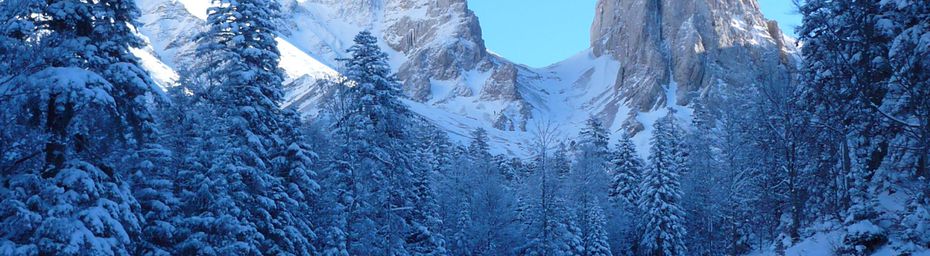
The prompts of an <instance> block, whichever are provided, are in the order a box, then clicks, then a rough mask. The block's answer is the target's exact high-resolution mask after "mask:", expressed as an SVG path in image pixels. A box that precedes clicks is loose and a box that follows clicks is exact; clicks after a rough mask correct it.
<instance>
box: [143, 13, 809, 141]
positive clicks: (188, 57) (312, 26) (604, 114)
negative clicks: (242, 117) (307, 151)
mask: <svg viewBox="0 0 930 256" xmlns="http://www.w3.org/2000/svg"><path fill="white" fill-rule="evenodd" d="M137 2H138V3H139V5H140V7H141V9H142V10H143V18H142V22H143V23H144V24H145V25H144V26H143V27H142V28H141V31H142V33H143V34H144V35H145V36H147V37H148V38H149V41H150V46H151V47H152V49H150V50H149V52H150V53H152V55H154V56H158V59H160V60H161V62H162V63H163V65H164V66H165V67H170V68H172V69H173V71H175V72H177V73H183V68H184V67H185V66H189V65H190V64H191V63H192V62H193V61H195V60H196V56H195V54H194V53H193V49H194V48H195V45H194V44H195V43H194V41H193V40H192V37H193V35H194V34H195V33H196V32H197V31H199V30H200V29H201V28H202V26H203V22H202V20H203V18H204V17H205V15H206V8H207V6H208V4H205V3H204V2H206V1H193V0H137ZM660 2H662V4H664V6H665V8H666V10H667V9H684V10H687V9H688V8H679V7H676V6H670V5H675V4H682V5H686V6H697V7H689V8H690V9H694V8H708V10H709V9H710V7H711V6H716V7H721V8H733V9H735V10H737V11H732V10H730V9H725V10H724V11H715V12H711V11H707V12H706V13H707V14H709V15H710V16H711V18H708V17H704V16H700V17H699V16H693V15H692V17H690V18H688V19H684V20H682V21H680V22H679V21H675V19H671V18H664V17H665V16H668V15H677V13H670V12H667V13H663V12H658V11H657V12H654V13H655V14H656V15H655V16H649V15H648V14H649V13H647V10H648V9H649V8H650V7H648V6H646V4H645V3H646V2H644V1H619V2H616V4H619V5H614V4H611V3H614V1H604V0H601V1H599V2H598V4H597V10H596V11H597V15H596V18H595V21H594V22H593V24H592V47H591V48H589V49H588V50H584V51H582V52H580V53H579V54H577V55H576V56H573V57H571V58H568V59H566V60H563V61H561V62H558V63H555V64H552V65H550V66H548V67H544V68H531V67H527V66H525V65H521V64H517V63H514V62H511V61H509V60H507V59H506V58H504V57H501V56H498V55H496V54H493V53H491V52H489V51H488V50H487V47H486V46H485V45H484V41H483V38H482V35H481V27H480V22H479V20H478V17H477V16H476V15H475V14H474V13H473V12H472V11H471V10H470V9H468V5H467V2H466V1H465V0H353V1H334V0H301V1H295V0H282V1H281V3H282V7H283V8H282V10H283V11H282V14H283V15H282V19H281V22H280V23H281V26H282V28H283V29H282V34H281V37H280V38H279V40H278V42H279V50H281V55H282V62H281V67H282V68H283V69H284V70H285V71H286V73H287V75H288V81H287V82H286V88H287V90H288V92H287V96H286V101H285V102H284V103H285V105H287V106H294V107H297V108H298V109H299V110H300V111H301V112H303V113H304V114H305V115H308V116H313V115H315V114H316V113H318V110H319V109H318V108H319V106H320V104H321V101H324V100H325V96H326V95H327V91H326V90H325V88H320V87H318V86H317V84H316V83H315V81H316V80H317V79H321V78H326V77H332V76H337V75H338V72H337V71H336V70H337V69H338V68H337V67H338V65H339V64H338V63H337V62H336V61H335V60H336V59H337V58H339V57H342V56H343V54H344V51H345V49H346V48H347V47H348V46H349V45H351V38H352V36H353V35H354V34H355V33H356V32H358V31H361V30H370V31H372V32H373V33H374V34H376V35H378V37H379V38H381V40H380V42H379V43H380V44H381V45H382V48H384V49H385V51H386V52H387V53H388V54H389V56H390V59H391V65H392V68H393V69H394V70H395V71H396V72H397V73H398V77H399V78H400V79H401V80H402V81H403V85H404V88H403V90H404V93H405V94H406V95H407V96H408V97H409V100H407V101H406V102H407V103H408V105H409V106H410V107H411V108H412V109H413V110H414V111H416V112H417V113H419V114H421V115H423V116H425V117H427V118H428V119H430V120H431V121H433V122H434V123H436V125H437V126H439V127H442V128H443V129H444V130H446V131H448V132H449V133H450V135H452V137H453V139H455V140H457V141H464V140H465V139H466V137H467V134H468V131H469V130H471V129H474V128H478V127H483V128H486V129H488V130H490V131H491V133H490V137H491V139H492V144H494V145H495V148H494V149H495V151H496V152H498V153H509V154H513V155H524V156H525V155H527V152H528V150H527V148H528V145H529V142H530V141H531V137H532V130H533V129H534V127H535V126H536V125H537V124H539V123H545V122H553V123H556V124H558V125H559V126H560V128H561V129H560V130H562V133H563V134H562V135H563V136H570V135H574V133H576V132H577V130H578V128H579V127H580V126H581V124H582V123H583V121H584V120H585V119H587V118H588V117H589V116H595V117H598V118H601V119H603V120H604V121H605V124H608V127H609V128H610V130H611V131H612V132H613V133H618V131H621V130H626V131H629V132H633V133H637V136H636V137H634V138H635V141H636V144H637V146H638V147H639V148H645V146H646V144H647V140H646V135H647V134H648V131H649V130H650V127H651V123H652V122H654V120H655V119H656V118H658V117H659V116H661V115H663V114H664V111H665V110H664V109H665V107H674V108H676V109H678V110H679V111H678V113H679V115H680V117H681V118H682V119H683V120H685V121H687V120H688V119H689V116H690V109H689V108H688V107H687V104H688V99H690V98H691V97H692V95H693V94H695V93H697V94H700V93H705V92H701V90H704V89H706V88H708V87H709V86H712V84H714V83H710V82H705V81H703V79H720V80H721V81H730V82H731V83H733V82H734V81H735V82H745V81H754V79H753V78H750V79H730V77H731V76H730V75H729V74H728V72H729V73H732V72H731V71H732V69H731V68H729V67H734V66H741V65H742V66H744V68H745V66H746V65H745V64H746V62H749V63H750V64H753V65H748V66H749V67H753V68H756V67H763V68H765V69H764V70H765V73H772V74H775V75H778V76H781V77H789V78H788V79H782V80H779V81H787V82H792V79H790V76H791V74H790V71H789V69H790V66H791V65H792V63H793V62H791V61H793V60H794V59H796V49H794V48H793V45H792V44H790V43H787V42H789V41H790V39H787V40H786V39H785V36H784V35H781V34H780V30H777V27H775V30H774V32H773V31H772V30H771V28H772V27H771V24H770V23H766V22H767V20H765V19H764V17H762V16H761V15H762V14H761V12H759V10H758V6H757V5H756V4H755V2H754V1H749V3H748V4H742V3H743V1H735V2H734V1H729V0H698V1H689V2H685V1H660ZM650 3H652V2H650ZM724 4H730V5H724ZM628 7H636V8H639V10H642V11H643V12H642V13H641V14H643V15H642V16H637V15H620V16H622V17H630V18H629V19H643V20H654V19H658V20H662V21H661V22H657V23H654V24H652V26H653V27H652V28H647V27H643V28H640V27H636V26H632V28H633V29H630V27H631V25H629V24H635V22H630V20H629V19H626V20H624V19H620V18H618V17H619V16H618V15H617V14H620V13H621V11H622V9H624V8H628ZM632 10H634V12H635V10H637V9H632ZM746 10H749V11H746ZM739 11H743V12H745V13H739ZM199 12H203V14H200V15H198V14H196V13H199ZM733 12H736V13H737V14H739V15H742V16H741V17H742V18H744V19H745V20H749V21H751V22H749V23H748V24H752V26H750V28H751V29H749V30H745V29H744V30H743V31H738V30H735V29H733V28H734V27H735V26H737V25H740V24H739V23H731V24H717V23H713V22H712V24H711V26H709V27H708V26H707V24H706V22H703V23H702V22H694V21H695V20H703V21H707V20H713V21H717V20H726V19H727V18H728V17H730V16H728V15H732V14H733ZM660 14H661V15H660ZM744 14H745V15H744ZM746 16H749V17H748V18H747V17H746ZM686 21H688V22H686ZM689 23H690V24H692V25H691V28H689V27H687V25H688V24H689ZM695 23H700V24H704V25H699V26H696V25H693V24H695ZM760 23H766V25H768V26H766V27H764V28H765V29H759V28H761V25H759V24H760ZM646 24H647V25H648V23H646ZM673 26H674V27H679V28H682V27H683V28H684V29H679V31H683V32H677V33H675V36H670V35H671V34H669V33H660V34H658V35H657V34H649V33H645V34H643V33H629V32H627V31H631V30H640V31H643V32H648V31H651V30H650V29H652V30H659V31H668V30H664V28H666V27H673ZM656 27H657V28H656ZM698 27H700V29H698ZM718 27H719V28H718ZM692 28H693V29H692ZM594 31H602V32H598V36H597V37H595V33H594ZM618 31H619V32H618ZM666 34H668V35H666ZM630 35H633V36H630ZM679 35H681V36H679ZM720 35H725V36H720ZM734 35H735V36H734ZM779 36H780V37H781V38H778V37H779ZM615 37H620V39H616V40H615V39H613V38H615ZM651 37H661V38H666V40H668V41H672V42H691V43H693V42H695V41H694V40H695V39H696V38H700V40H698V41H699V42H700V46H701V47H705V46H706V47H707V48H708V49H704V52H703V53H704V55H700V54H699V53H695V52H694V51H685V50H682V51H671V50H670V51H667V52H662V51H660V50H657V49H658V48H660V46H662V45H661V44H653V43H649V42H652V41H649V40H647V39H648V38H651ZM630 38H632V39H630ZM721 38H722V39H721ZM734 38H735V39H734ZM715 39H720V40H716V41H715ZM731 39H732V40H731ZM747 39H748V40H756V41H758V42H761V43H760V44H759V46H752V45H750V46H746V47H745V48H740V47H735V48H733V49H736V51H737V53H724V54H722V53H720V52H717V49H716V48H712V46H714V45H715V43H718V44H719V43H720V42H721V41H723V42H724V43H734V45H739V44H738V43H744V42H746V40H747ZM689 40H690V41H689ZM676 44H679V45H676V46H681V47H678V48H676V49H679V48H690V46H687V47H685V46H683V45H687V43H676ZM634 48H635V49H645V50H636V51H626V50H635V49H634ZM698 48H699V47H696V46H695V47H694V48H693V49H698ZM668 49H672V48H668ZM741 49H744V50H741ZM772 53H783V55H781V56H789V57H782V58H780V59H778V61H776V62H772V61H771V59H770V58H772V57H771V55H772ZM657 55H658V56H660V57H662V58H661V59H664V60H661V61H659V60H656V58H657ZM708 56H709V57H708ZM734 56H735V57H738V58H737V60H736V61H733V62H732V63H723V64H720V63H717V62H713V61H718V60H719V59H723V58H733V57H734ZM746 56H749V57H746ZM669 60H672V61H669ZM755 62H763V64H760V65H755V64H754V63H755ZM153 65H154V66H156V67H157V66H159V65H158V64H157V63H156V64H153ZM153 65H147V66H153ZM665 67H668V69H667V70H665V71H662V72H655V71H656V70H662V68H665ZM720 67H724V68H720ZM149 69H150V71H151V70H155V69H156V68H151V67H149ZM161 69H162V71H160V72H153V73H156V74H157V75H156V76H158V77H176V75H175V76H172V75H158V74H160V73H164V70H163V69H164V68H161ZM749 71H752V70H744V72H737V73H738V74H742V75H745V76H747V77H751V76H756V75H758V74H756V73H754V71H753V72H749ZM650 72H655V75H653V74H652V73H650ZM689 72H690V73H698V74H699V75H695V74H688V75H680V74H682V73H689ZM629 73H633V74H634V75H629ZM694 77H699V79H701V81H702V82H700V83H695V82H693V80H695V78H694ZM672 78H674V79H672ZM161 80H166V79H161ZM168 80H170V79H168ZM762 80H765V79H762ZM767 81H774V79H768V80H767ZM165 83H171V82H170V81H168V82H165ZM680 88H681V89H680ZM672 97H674V98H676V99H677V100H676V102H673V104H668V102H666V100H665V99H667V98H672ZM642 131H646V132H642Z"/></svg>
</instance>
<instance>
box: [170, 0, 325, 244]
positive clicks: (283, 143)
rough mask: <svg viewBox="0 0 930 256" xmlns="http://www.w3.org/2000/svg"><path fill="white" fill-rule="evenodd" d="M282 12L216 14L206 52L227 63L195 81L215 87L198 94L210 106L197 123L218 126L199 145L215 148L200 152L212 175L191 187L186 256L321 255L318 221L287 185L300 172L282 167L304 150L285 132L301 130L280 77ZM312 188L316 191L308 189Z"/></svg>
mask: <svg viewBox="0 0 930 256" xmlns="http://www.w3.org/2000/svg"><path fill="white" fill-rule="evenodd" d="M278 8H279V6H278V3H277V2H275V1H250V0H244V1H227V0H222V1H217V2H216V5H215V6H214V7H211V8H210V9H209V10H208V17H207V24H208V30H207V31H205V32H204V33H202V34H201V35H200V36H199V41H200V43H201V46H200V48H198V51H199V53H200V54H201V55H203V56H205V57H206V58H205V59H206V61H208V62H209V61H211V60H217V59H221V60H222V61H221V62H216V63H209V65H203V68H202V69H199V70H195V71H194V72H192V73H191V74H190V76H191V77H208V78H210V79H207V81H214V82H211V83H207V84H205V85H203V87H204V90H197V91H195V92H197V93H198V95H195V96H194V97H195V98H202V99H204V102H203V104H199V105H197V106H198V108H197V109H194V111H196V112H197V113H198V115H199V116H197V119H198V120H196V121H194V122H205V123H207V124H209V125H205V127H204V128H206V130H205V131H202V133H203V134H202V135H199V136H198V137H201V138H204V140H205V141H204V142H205V143H204V144H201V145H191V146H193V147H201V149H202V150H201V151H199V152H196V154H199V155H200V156H199V157H197V158H199V160H198V161H199V162H200V163H201V164H202V165H203V167H202V168H204V169H205V171H203V170H202V173H200V174H196V175H194V177H193V178H192V179H191V180H192V181H193V182H188V186H186V187H185V190H187V191H189V193H190V195H189V196H185V199H186V200H185V202H184V208H185V209H184V212H185V218H184V219H183V221H182V222H183V226H184V229H185V230H186V231H185V232H186V233H187V235H185V237H186V240H185V241H183V242H181V243H179V245H178V252H179V253H185V254H194V253H200V254H209V253H219V254H239V255H257V254H263V253H273V254H279V253H280V254H297V255H308V254H315V253H316V252H315V248H314V247H313V243H311V239H312V238H313V233H312V232H310V230H309V227H311V226H310V216H309V215H306V214H303V213H301V212H300V211H301V209H300V208H301V206H300V205H301V204H300V202H297V201H296V200H294V199H293V198H291V196H290V194H289V193H288V188H287V187H286V186H285V185H284V181H285V180H286V179H285V177H282V176H287V175H289V174H290V173H291V172H290V171H291V170H289V168H291V167H299V166H300V165H299V164H296V163H295V164H275V161H274V158H275V156H282V155H287V154H289V153H296V152H294V151H301V148H300V145H298V147H296V148H295V147H289V145H292V144H293V141H287V139H286V134H285V133H286V131H287V130H288V129H293V127H292V126H288V125H287V123H288V122H289V121H288V120H287V117H286V115H285V113H284V111H283V110H282V109H280V107H279V103H280V102H281V98H282V95H283V93H282V90H281V86H282V85H281V83H282V81H283V79H284V73H283V71H281V70H280V69H278V62H279V53H278V50H277V44H276V41H275V37H276V35H275V32H276V30H275V27H276V26H275V24H274V21H273V20H274V19H275V18H276V15H277V13H278ZM187 80H188V81H196V80H195V79H187ZM289 149H296V150H289ZM292 156H294V158H290V159H293V160H294V161H303V160H306V159H301V157H299V156H298V155H297V154H292ZM276 166H277V167H281V168H280V169H278V168H275V167H276ZM282 169H283V170H282ZM303 185H309V186H312V183H307V184H298V186H303ZM305 189H308V190H309V189H310V188H305Z"/></svg>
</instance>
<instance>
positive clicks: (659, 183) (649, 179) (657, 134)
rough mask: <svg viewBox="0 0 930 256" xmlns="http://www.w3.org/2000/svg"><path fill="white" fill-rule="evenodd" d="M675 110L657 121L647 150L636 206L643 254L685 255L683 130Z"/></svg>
mask: <svg viewBox="0 0 930 256" xmlns="http://www.w3.org/2000/svg"><path fill="white" fill-rule="evenodd" d="M674 114H675V111H674V110H673V109H669V110H668V114H667V115H666V116H665V117H663V118H661V119H659V120H658V121H656V123H655V128H654V129H655V130H654V131H653V134H652V138H651V141H650V142H651V144H652V148H650V152H649V166H648V168H646V169H645V172H644V173H643V179H642V185H641V188H640V189H641V192H640V198H639V206H640V208H641V209H642V211H643V215H642V222H643V227H644V228H645V232H644V233H643V237H642V239H641V240H640V245H641V246H642V250H643V253H644V254H647V255H684V254H685V252H686V248H685V244H684V240H683V239H684V236H685V234H686V233H685V230H684V226H683V224H684V223H682V220H683V219H684V212H683V211H682V210H681V206H680V203H681V184H680V183H679V182H680V181H679V179H680V178H679V177H680V174H679V173H681V172H682V171H683V168H685V166H684V163H683V158H682V155H683V152H682V150H683V148H682V145H681V143H682V138H683V137H682V134H681V133H682V131H681V128H680V127H679V125H678V121H677V120H676V118H675V116H674Z"/></svg>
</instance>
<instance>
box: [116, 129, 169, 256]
mask: <svg viewBox="0 0 930 256" xmlns="http://www.w3.org/2000/svg"><path fill="white" fill-rule="evenodd" d="M173 159H174V155H173V154H172V152H171V151H170V150H169V149H167V148H165V147H162V146H161V145H159V144H154V143H149V144H146V145H145V146H144V147H143V148H142V149H140V150H137V151H136V152H135V153H134V154H133V155H132V156H131V157H130V158H129V159H128V160H129V162H134V163H137V164H136V166H134V168H132V171H133V173H132V176H131V177H130V182H131V184H132V190H133V191H132V193H133V195H134V196H135V197H136V199H137V200H138V201H139V205H140V206H141V209H140V210H141V213H142V217H144V218H143V222H142V230H141V231H142V236H141V240H140V241H139V245H138V247H137V248H136V251H135V252H133V254H136V255H147V256H163V255H172V251H173V247H174V244H176V243H177V242H178V240H179V239H180V237H179V235H178V233H177V228H176V227H175V224H176V222H177V221H178V219H177V217H178V213H177V211H178V207H179V206H180V200H179V199H178V198H177V196H176V195H175V194H174V190H175V182H174V181H175V179H176V178H177V172H176V170H174V169H172V167H175V165H173V164H171V163H172V160H173Z"/></svg>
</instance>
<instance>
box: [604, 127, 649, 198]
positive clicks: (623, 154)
mask: <svg viewBox="0 0 930 256" xmlns="http://www.w3.org/2000/svg"><path fill="white" fill-rule="evenodd" d="M610 169H611V172H610V173H611V174H612V175H613V177H612V178H611V184H610V196H611V197H612V198H614V199H616V200H618V201H619V202H621V203H623V204H626V205H628V206H635V205H636V202H637V201H638V200H639V195H638V193H639V188H638V186H639V184H640V175H641V174H642V172H643V160H642V159H640V158H639V156H638V155H637V153H636V146H635V145H633V140H632V136H630V135H629V134H628V133H623V134H622V135H621V136H620V140H619V141H618V143H617V147H616V149H615V150H614V152H613V155H612V156H611V159H610ZM633 208H635V207H633Z"/></svg>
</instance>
